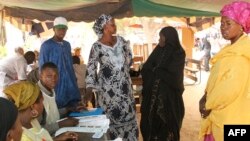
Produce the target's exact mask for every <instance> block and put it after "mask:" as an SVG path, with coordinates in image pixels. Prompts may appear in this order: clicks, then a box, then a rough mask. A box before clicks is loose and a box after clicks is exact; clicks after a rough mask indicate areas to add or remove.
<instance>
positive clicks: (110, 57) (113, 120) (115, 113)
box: [84, 14, 138, 141]
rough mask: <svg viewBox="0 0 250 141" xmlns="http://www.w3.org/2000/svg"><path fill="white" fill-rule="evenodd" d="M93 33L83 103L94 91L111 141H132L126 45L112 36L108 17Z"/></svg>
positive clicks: (112, 23)
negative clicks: (95, 39)
mask: <svg viewBox="0 0 250 141" xmlns="http://www.w3.org/2000/svg"><path fill="white" fill-rule="evenodd" d="M93 29H94V31H95V33H96V34H97V36H98V38H99V39H98V41H96V42H95V43H94V44H93V46H92V49H91V52H90V56H89V61H88V65H87V74H86V88H87V94H86V97H85V98H84V99H85V100H86V101H88V100H90V95H91V93H92V90H93V89H95V90H97V91H98V104H99V105H100V106H101V108H103V109H104V111H105V114H106V115H107V117H108V118H109V119H110V128H109V131H110V137H111V139H115V138H117V137H120V138H122V139H123V140H127V141H136V140H137V139H138V126H137V122H136V111H135V101H134V97H133V94H132V87H131V78H130V75H129V68H130V65H131V64H132V54H131V49H130V47H129V43H128V42H127V41H125V40H124V38H122V37H120V36H114V34H115V33H116V25H115V21H114V19H113V18H112V17H111V16H109V15H104V14H103V15H101V16H100V17H99V18H98V19H97V20H96V21H95V23H94V27H93ZM98 64H99V68H97V66H98ZM97 70H98V71H97Z"/></svg>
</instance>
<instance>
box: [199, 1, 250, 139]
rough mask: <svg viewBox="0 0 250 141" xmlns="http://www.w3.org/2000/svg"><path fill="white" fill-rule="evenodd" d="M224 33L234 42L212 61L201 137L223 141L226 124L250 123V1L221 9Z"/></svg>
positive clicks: (203, 109)
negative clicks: (248, 34)
mask: <svg viewBox="0 0 250 141" xmlns="http://www.w3.org/2000/svg"><path fill="white" fill-rule="evenodd" d="M220 13H221V16H222V17H221V33H222V36H223V38H225V39H226V40H230V41H231V44H230V45H228V46H226V47H224V48H223V49H222V50H221V51H220V52H219V53H218V54H217V55H215V56H214V58H212V60H211V62H210V63H211V64H212V69H211V73H210V76H209V79H208V82H207V86H206V91H205V95H204V96H203V97H202V98H201V100H200V112H201V116H202V122H201V130H200V137H201V139H203V140H205V141H206V140H215V141H223V140H224V139H223V138H224V134H223V128H224V125H227V124H250V112H249V108H248V107H250V37H248V36H247V35H246V34H245V33H250V3H248V2H239V1H238V2H233V3H231V4H228V5H226V6H224V7H223V9H222V10H221V12H220Z"/></svg>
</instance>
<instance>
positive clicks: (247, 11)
mask: <svg viewBox="0 0 250 141" xmlns="http://www.w3.org/2000/svg"><path fill="white" fill-rule="evenodd" d="M220 13H221V15H222V16H226V17H229V18H230V19H232V20H234V21H235V22H237V23H238V24H240V25H241V26H242V27H243V30H244V32H246V33H250V3H249V2H244V1H236V2H233V3H231V4H228V5H225V6H224V7H223V8H222V10H221V12H220Z"/></svg>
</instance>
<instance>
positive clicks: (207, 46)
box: [203, 37, 211, 71]
mask: <svg viewBox="0 0 250 141" xmlns="http://www.w3.org/2000/svg"><path fill="white" fill-rule="evenodd" d="M203 50H204V52H205V53H204V56H203V59H204V67H205V71H209V70H210V67H209V60H210V59H211V44H210V42H209V41H208V37H205V38H203Z"/></svg>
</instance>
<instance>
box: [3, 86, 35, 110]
mask: <svg viewBox="0 0 250 141" xmlns="http://www.w3.org/2000/svg"><path fill="white" fill-rule="evenodd" d="M3 92H4V93H5V94H6V95H7V97H8V98H9V99H10V100H13V101H14V103H15V105H16V106H17V108H18V110H19V111H21V110H24V109H26V108H28V107H30V106H31V105H32V104H34V103H35V101H36V100H37V98H38V96H39V94H40V89H39V87H38V86H37V85H36V84H34V83H31V82H28V81H20V82H18V83H15V84H12V85H9V86H7V87H6V88H5V89H4V91H3Z"/></svg>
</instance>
